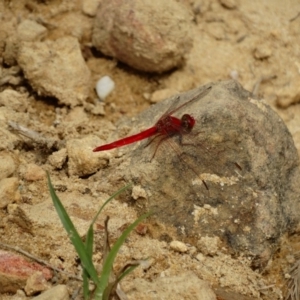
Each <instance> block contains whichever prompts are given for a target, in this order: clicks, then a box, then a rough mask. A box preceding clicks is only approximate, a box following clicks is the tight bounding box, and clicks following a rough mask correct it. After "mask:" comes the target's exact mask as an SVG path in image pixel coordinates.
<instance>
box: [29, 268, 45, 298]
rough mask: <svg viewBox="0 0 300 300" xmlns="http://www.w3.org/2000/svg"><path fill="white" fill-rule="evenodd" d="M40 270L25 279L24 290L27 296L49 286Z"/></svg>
mask: <svg viewBox="0 0 300 300" xmlns="http://www.w3.org/2000/svg"><path fill="white" fill-rule="evenodd" d="M50 286H51V285H50V283H48V282H47V280H46V279H45V277H44V275H43V273H42V272H41V271H38V272H35V273H33V274H32V275H31V276H29V278H28V279H27V282H26V286H25V292H26V295H27V296H33V295H35V294H37V293H39V292H42V291H45V290H47V289H48V288H49V287H50Z"/></svg>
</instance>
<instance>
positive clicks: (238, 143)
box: [126, 81, 300, 265]
mask: <svg viewBox="0 0 300 300" xmlns="http://www.w3.org/2000/svg"><path fill="white" fill-rule="evenodd" d="M205 88H207V86H206V87H204V89H205ZM202 89H203V88H200V89H196V90H193V91H190V92H188V93H185V94H181V95H180V96H179V97H180V99H179V103H180V104H182V103H184V102H185V101H187V100H188V99H191V97H193V96H195V95H197V94H199V91H201V90H202ZM169 100H170V101H166V102H164V103H162V104H161V105H159V106H156V107H155V108H154V109H153V110H150V111H147V112H145V113H143V114H142V115H141V116H140V120H145V121H144V122H145V124H144V125H145V128H146V127H147V126H150V125H153V120H155V119H157V116H160V115H161V114H162V112H163V111H166V110H167V108H168V106H170V102H171V101H172V99H169ZM173 100H174V97H173ZM178 105H179V104H178ZM183 113H189V114H191V115H193V117H194V118H195V119H196V125H195V127H194V128H193V130H192V132H191V133H189V134H186V135H183V136H182V139H181V142H180V140H179V138H178V136H177V137H173V138H172V139H167V140H165V141H163V142H162V143H161V144H160V145H159V147H158V148H157V151H156V154H155V156H154V159H152V161H151V158H152V156H153V153H154V152H155V149H156V147H157V145H156V142H157V141H158V140H159V139H156V140H155V141H154V142H152V143H150V145H149V146H147V147H145V145H146V144H147V143H148V142H143V143H142V144H141V145H140V146H139V147H137V148H136V149H135V150H133V151H129V153H130V155H131V165H130V168H128V167H127V168H126V170H129V172H128V174H127V176H128V180H132V181H133V182H134V183H136V184H138V185H141V187H142V188H144V189H145V190H146V192H147V193H148V199H147V200H146V201H143V202H140V203H139V205H144V207H145V209H147V210H148V209H149V208H151V209H152V210H154V211H155V212H156V217H157V219H158V220H160V221H162V222H164V223H167V224H170V225H173V226H175V227H176V228H177V231H178V233H181V234H183V236H187V237H188V239H189V240H190V241H191V242H192V243H195V242H197V240H198V239H199V236H200V235H207V236H219V237H220V238H221V240H222V241H223V243H224V242H225V243H226V244H227V245H228V246H229V248H230V249H231V250H232V251H233V252H240V251H244V252H245V253H247V254H249V255H251V256H253V257H256V258H257V259H258V262H257V263H259V265H260V264H261V263H262V264H264V263H266V262H267V260H268V259H269V258H270V256H271V255H272V254H273V253H274V251H275V249H276V247H277V245H278V241H279V238H280V237H281V236H282V234H283V233H285V232H287V231H289V232H290V231H292V230H293V229H295V225H296V224H297V223H298V222H299V215H298V214H297V212H298V211H299V208H300V207H299V205H300V201H299V184H298V185H297V182H299V165H298V164H299V161H298V155H297V150H296V148H295V146H294V143H293V140H292V137H291V135H290V133H289V132H288V130H287V128H286V126H285V125H284V123H283V121H282V120H281V119H280V117H279V116H278V115H277V114H276V113H275V112H274V111H273V110H272V109H271V108H270V107H269V106H268V105H266V104H265V103H264V101H262V100H259V99H255V98H253V97H252V95H251V93H249V92H247V91H246V90H244V89H243V88H242V87H241V86H240V85H239V84H238V83H237V82H235V81H225V82H221V83H217V84H212V89H211V91H210V92H209V93H208V94H207V95H205V97H203V98H202V99H198V101H197V100H195V101H193V102H192V103H190V104H189V105H187V106H186V107H184V108H182V109H181V111H178V112H176V113H175V115H178V116H181V115H182V114H183ZM202 180H204V181H205V184H206V185H207V187H208V190H207V189H206V187H205V185H204V184H203V182H202Z"/></svg>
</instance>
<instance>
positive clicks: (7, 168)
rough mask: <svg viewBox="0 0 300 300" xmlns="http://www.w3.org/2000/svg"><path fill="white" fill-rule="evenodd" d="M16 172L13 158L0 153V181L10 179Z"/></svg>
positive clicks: (5, 153)
mask: <svg viewBox="0 0 300 300" xmlns="http://www.w3.org/2000/svg"><path fill="white" fill-rule="evenodd" d="M15 170H16V163H15V160H14V159H13V157H12V156H11V155H10V154H9V153H7V152H0V180H2V179H4V178H7V177H10V176H12V175H13V174H14V172H15Z"/></svg>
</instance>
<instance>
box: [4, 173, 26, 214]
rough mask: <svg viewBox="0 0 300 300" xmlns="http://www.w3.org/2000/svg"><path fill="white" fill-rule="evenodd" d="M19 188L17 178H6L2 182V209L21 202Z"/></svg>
mask: <svg viewBox="0 0 300 300" xmlns="http://www.w3.org/2000/svg"><path fill="white" fill-rule="evenodd" d="M18 187H19V181H18V178H16V177H11V178H4V179H2V180H1V181H0V208H5V207H6V206H7V205H8V204H10V203H14V202H19V201H20V199H21V195H20V192H19V190H18Z"/></svg>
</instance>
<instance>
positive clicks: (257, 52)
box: [254, 43, 273, 59]
mask: <svg viewBox="0 0 300 300" xmlns="http://www.w3.org/2000/svg"><path fill="white" fill-rule="evenodd" d="M272 53H273V52H272V49H271V48H270V47H269V46H268V45H265V44H264V43H262V44H261V45H258V46H257V47H256V48H255V49H254V57H255V58H256V59H266V58H269V57H270V56H271V55H272Z"/></svg>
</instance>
